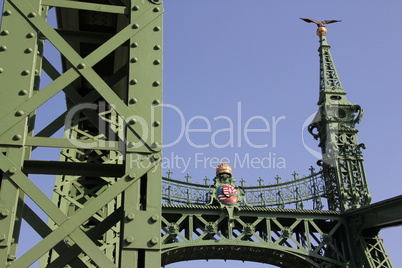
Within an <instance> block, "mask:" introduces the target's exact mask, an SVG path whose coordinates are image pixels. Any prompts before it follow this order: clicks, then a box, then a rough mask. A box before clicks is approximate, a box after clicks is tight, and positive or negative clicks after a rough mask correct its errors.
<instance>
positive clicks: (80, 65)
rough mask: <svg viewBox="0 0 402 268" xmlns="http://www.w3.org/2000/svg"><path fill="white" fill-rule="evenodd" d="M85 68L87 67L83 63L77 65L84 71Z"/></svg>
mask: <svg viewBox="0 0 402 268" xmlns="http://www.w3.org/2000/svg"><path fill="white" fill-rule="evenodd" d="M85 67H86V66H85V63H83V62H81V63H80V64H78V65H77V68H78V69H84V68H85Z"/></svg>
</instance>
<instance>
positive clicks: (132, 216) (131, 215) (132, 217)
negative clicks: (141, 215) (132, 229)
mask: <svg viewBox="0 0 402 268" xmlns="http://www.w3.org/2000/svg"><path fill="white" fill-rule="evenodd" d="M134 218H135V215H134V213H128V214H127V219H128V220H130V221H132V220H134Z"/></svg>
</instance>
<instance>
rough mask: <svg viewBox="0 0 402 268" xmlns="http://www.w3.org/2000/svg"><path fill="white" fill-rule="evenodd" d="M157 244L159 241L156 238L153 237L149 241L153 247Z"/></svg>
mask: <svg viewBox="0 0 402 268" xmlns="http://www.w3.org/2000/svg"><path fill="white" fill-rule="evenodd" d="M158 242H159V239H158V238H157V237H153V238H152V239H151V243H152V244H154V245H156V244H158Z"/></svg>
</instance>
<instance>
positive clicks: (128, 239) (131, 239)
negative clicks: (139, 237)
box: [126, 235, 134, 244]
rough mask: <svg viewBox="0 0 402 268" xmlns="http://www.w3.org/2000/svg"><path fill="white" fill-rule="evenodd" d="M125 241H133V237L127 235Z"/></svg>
mask: <svg viewBox="0 0 402 268" xmlns="http://www.w3.org/2000/svg"><path fill="white" fill-rule="evenodd" d="M126 242H127V243H129V244H131V243H133V242H134V237H132V236H131V235H129V236H127V237H126Z"/></svg>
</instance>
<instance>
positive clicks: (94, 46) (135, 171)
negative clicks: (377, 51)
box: [0, 0, 402, 268]
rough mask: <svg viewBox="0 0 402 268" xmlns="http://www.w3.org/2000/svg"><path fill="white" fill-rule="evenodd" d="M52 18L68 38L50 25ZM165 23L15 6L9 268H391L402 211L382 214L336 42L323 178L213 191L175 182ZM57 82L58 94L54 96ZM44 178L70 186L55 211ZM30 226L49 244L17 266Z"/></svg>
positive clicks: (106, 10)
mask: <svg viewBox="0 0 402 268" xmlns="http://www.w3.org/2000/svg"><path fill="white" fill-rule="evenodd" d="M51 8H54V9H56V13H57V20H58V27H57V28H53V27H51V26H50V25H49V24H48V23H47V21H46V18H47V13H48V11H49V9H51ZM162 13H163V7H162V5H161V1H160V0H147V1H144V0H108V1H106V0H87V1H67V0H42V1H41V0H30V1H28V0H5V1H4V9H3V17H2V25H1V30H0V85H1V90H0V94H1V98H0V111H1V112H0V150H1V153H0V175H1V183H0V267H18V268H20V267H29V266H30V265H31V264H32V263H34V262H35V261H37V260H38V259H40V267H56V268H58V267H124V268H125V267H136V268H145V267H146V268H156V267H161V266H162V265H166V264H170V263H174V262H178V261H184V260H195V259H223V258H225V259H235V260H243V261H257V262H262V263H270V264H274V265H278V266H280V267H295V266H297V267H356V268H361V267H372V268H374V267H392V264H391V262H390V260H389V258H388V256H387V254H386V251H385V249H384V246H383V243H382V240H381V239H380V238H379V236H378V232H379V230H380V229H381V228H383V227H388V226H394V225H400V224H402V215H401V213H402V212H401V211H402V209H401V208H402V197H397V198H393V199H390V200H386V201H383V202H380V203H377V204H372V205H370V200H371V197H370V194H369V192H368V187H367V182H366V176H365V171H364V166H363V157H362V153H361V149H362V148H364V145H362V144H360V143H359V142H358V140H357V130H356V128H355V124H356V123H358V122H359V121H360V119H361V116H362V114H363V110H362V109H361V107H360V106H358V105H355V104H353V103H350V102H349V101H347V99H346V92H345V91H344V89H343V88H342V85H341V82H340V79H339V76H338V73H337V71H336V68H335V65H334V62H333V58H332V55H331V53H330V46H329V45H328V43H327V39H326V35H325V34H322V32H321V34H319V37H320V48H319V53H320V91H319V102H318V105H319V111H318V113H317V116H316V118H315V120H314V122H313V123H312V124H311V125H310V127H309V130H310V132H311V133H312V134H313V136H314V137H315V138H316V139H318V140H319V142H320V143H319V146H320V147H321V149H322V154H323V160H322V162H321V168H320V170H318V171H315V169H314V168H311V169H310V170H311V174H310V175H309V176H306V177H303V178H298V177H297V174H295V175H294V178H293V181H292V182H286V183H282V182H281V181H280V178H277V184H275V185H263V184H262V183H261V184H260V186H259V187H247V186H245V185H244V183H243V182H240V183H241V185H239V186H238V185H236V184H235V183H234V179H233V178H232V177H231V175H232V170H231V169H230V167H227V166H224V165H223V166H221V165H220V166H218V169H217V172H216V177H215V178H214V183H213V184H211V183H209V182H208V181H206V183H205V185H201V184H196V183H190V182H181V181H177V180H174V179H172V178H171V176H170V175H169V176H168V177H167V178H162V174H161V165H159V163H160V161H161V157H162V155H161V145H162V132H161V128H162V127H161V124H162V49H163V46H162ZM321 30H322V28H321ZM45 40H47V41H49V42H50V43H52V44H53V46H54V47H55V48H56V49H57V50H58V51H59V52H60V54H61V58H62V72H61V73H60V72H59V71H58V70H57V66H55V64H54V63H53V62H52V59H47V58H46V57H45V56H44V50H45V49H46V48H45V46H44V44H45ZM43 72H44V73H46V74H47V75H48V76H49V77H50V78H51V79H52V80H53V81H52V82H51V83H49V84H48V85H46V86H42V85H41V83H40V82H41V75H42V73H43ZM61 91H63V92H64V93H65V96H66V111H65V112H64V113H62V114H60V115H58V117H57V118H56V119H55V120H54V121H53V122H51V123H49V124H48V125H47V126H45V127H44V128H43V129H41V130H40V131H38V130H36V131H34V130H35V116H36V110H37V109H38V108H39V107H40V106H41V105H42V104H44V103H46V102H48V101H49V100H50V99H51V98H52V97H53V96H54V95H55V94H57V93H58V92H61ZM63 128H64V134H63V137H62V138H55V137H54V134H55V133H56V132H57V131H58V130H59V129H63ZM41 147H43V148H56V149H59V150H60V158H59V160H58V161H54V160H53V161H43V160H35V159H32V157H31V153H32V151H33V150H36V149H38V148H41ZM32 174H52V175H56V183H55V186H54V189H53V196H52V198H51V199H49V198H48V197H47V196H46V195H45V194H44V193H43V192H42V191H41V190H40V189H39V188H38V187H37V186H36V185H35V184H34V183H33V182H32V180H31V177H30V176H31V175H32ZM303 189H306V190H304V191H303ZM26 197H29V198H30V199H31V200H32V201H33V202H35V203H36V205H37V206H38V207H39V208H40V209H41V210H43V212H44V213H46V214H47V216H48V217H49V220H48V222H45V221H43V220H42V219H41V218H40V217H39V216H38V214H37V213H36V212H35V211H34V210H33V209H32V208H31V207H30V206H29V205H28V204H27V203H26V202H25V199H26ZM324 200H327V204H325V202H324ZM307 201H311V202H312V209H305V208H304V206H305V203H306V202H307ZM287 206H291V207H290V208H287ZM380 211H382V212H384V211H387V212H388V213H385V214H379V212H380ZM378 215H382V216H378ZM22 220H24V221H26V222H27V223H28V224H29V225H30V226H31V227H32V228H33V230H34V231H35V232H37V233H38V234H39V235H40V236H41V237H42V238H43V239H42V240H41V241H40V242H39V243H37V244H36V245H35V246H34V247H33V248H32V249H30V250H29V251H28V252H27V253H25V254H23V255H22V256H21V257H19V258H16V257H15V256H16V253H17V246H18V243H19V242H20V241H22V240H23V237H21V234H20V228H21V222H22Z"/></svg>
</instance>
